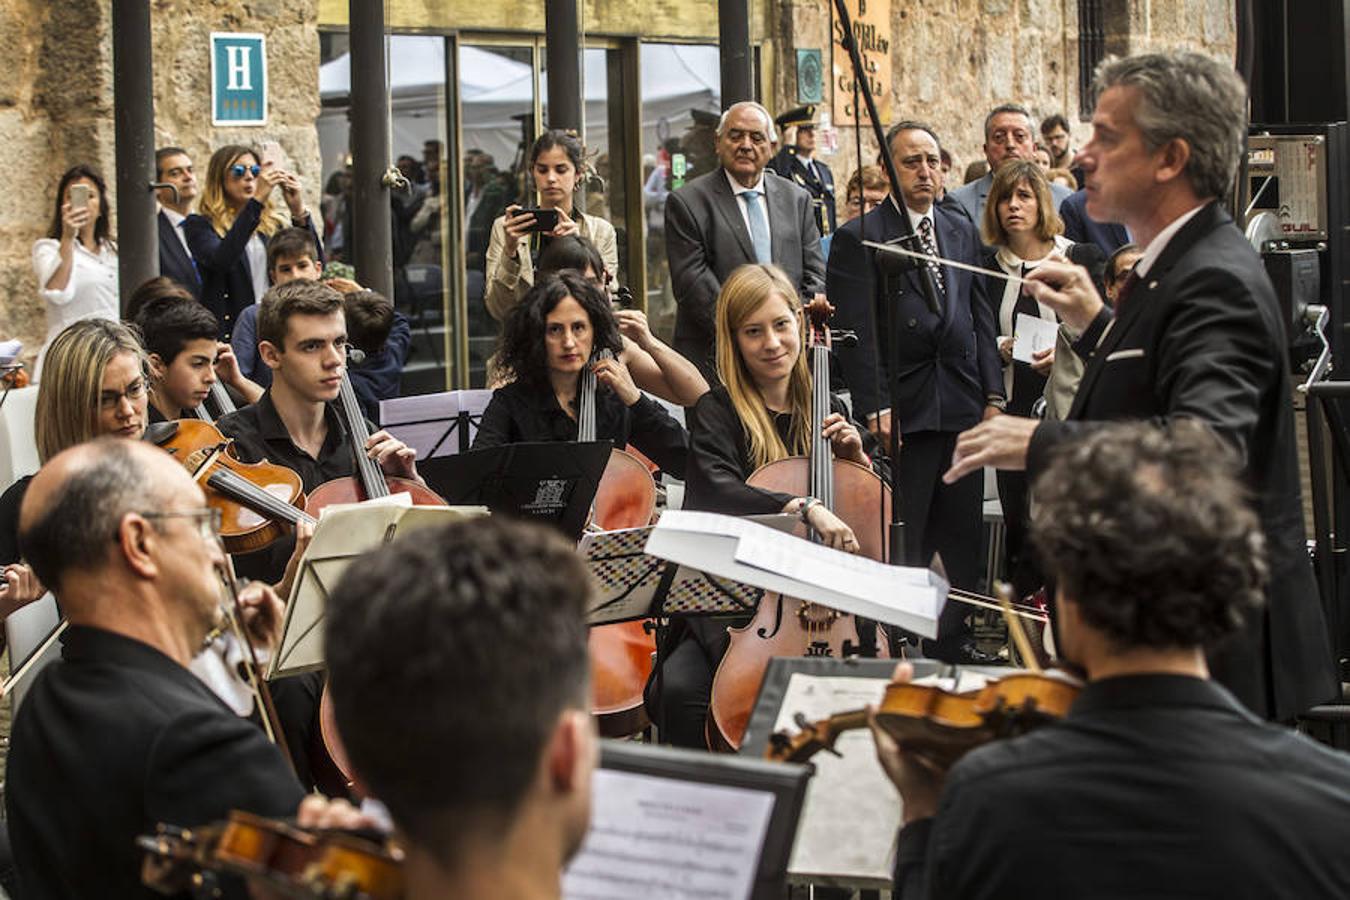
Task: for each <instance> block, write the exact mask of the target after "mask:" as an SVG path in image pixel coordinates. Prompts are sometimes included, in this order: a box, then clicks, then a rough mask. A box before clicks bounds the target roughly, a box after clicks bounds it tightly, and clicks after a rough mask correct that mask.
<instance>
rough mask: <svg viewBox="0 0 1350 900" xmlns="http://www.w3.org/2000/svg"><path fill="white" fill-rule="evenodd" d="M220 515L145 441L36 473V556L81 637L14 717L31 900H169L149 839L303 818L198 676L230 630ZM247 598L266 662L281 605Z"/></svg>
mask: <svg viewBox="0 0 1350 900" xmlns="http://www.w3.org/2000/svg"><path fill="white" fill-rule="evenodd" d="M217 516H218V514H216V513H215V512H214V511H213V510H211V509H210V508H209V507H207V506H206V498H205V496H204V495H203V494H202V491H201V489H200V488H199V487H198V486H197V484H196V483H195V482H194V481H193V480H192V478H191V476H189V475H188V473H187V471H186V470H185V469H184V468H183V467H182V466H181V465H180V464H179V463H177V462H176V461H175V460H174V459H173V457H172V456H170V455H169V454H167V453H164V452H163V451H161V450H159V449H158V448H156V447H154V446H152V445H150V444H148V443H143V442H141V441H133V440H126V439H125V438H103V439H100V440H97V441H94V442H91V443H87V444H80V445H79V446H77V447H73V448H71V449H69V450H67V451H65V452H64V453H61V454H59V455H57V456H56V457H53V458H52V459H51V460H48V461H47V463H46V464H45V465H43V467H42V468H41V469H40V470H39V471H38V473H37V475H36V476H34V478H33V480H32V482H31V484H30V487H29V489H28V492H27V494H26V495H25V497H24V503H23V507H22V511H21V513H20V520H19V543H20V546H21V548H22V550H23V553H24V557H25V558H26V559H27V560H28V561H29V562H30V563H31V564H32V566H33V569H34V571H35V572H36V573H37V574H38V576H39V577H40V578H41V579H42V583H43V584H45V585H47V586H48V587H49V588H51V590H52V592H53V593H54V594H55V595H56V597H57V599H58V600H59V601H60V604H61V610H62V612H63V613H65V616H66V619H67V621H68V622H69V623H70V625H69V628H67V630H66V633H65V635H64V636H63V638H62V642H63V647H62V653H61V659H60V660H58V661H57V662H54V663H52V664H51V665H49V666H48V667H47V668H46V669H44V670H43V671H42V672H40V673H39V674H38V675H37V676H36V680H35V681H34V683H33V685H32V687H31V689H30V690H29V693H28V695H27V697H26V698H25V700H24V703H23V705H22V707H21V708H20V709H19V712H18V715H17V716H16V718H15V720H14V730H13V737H12V748H11V750H10V754H9V768H8V772H7V777H6V783H7V785H8V789H7V790H6V792H5V800H6V803H7V807H8V812H9V826H10V835H11V837H12V841H13V847H14V855H15V859H16V860H17V864H18V870H19V880H20V882H21V883H22V885H23V888H24V892H25V894H31V895H32V896H34V897H71V898H75V897H142V896H146V897H151V896H157V895H156V894H153V893H151V892H150V891H149V890H148V889H146V888H143V887H141V882H140V868H141V867H140V856H141V854H140V853H139V852H138V851H137V849H136V837H137V836H138V835H142V834H153V833H154V830H155V826H156V825H157V824H159V823H161V822H163V823H167V824H172V825H180V826H185V827H186V826H196V825H202V824H205V823H208V822H212V821H217V820H221V819H223V818H224V817H225V816H226V814H227V813H229V811H230V810H232V809H242V810H247V811H250V812H254V813H257V814H259V815H264V816H272V817H281V816H292V815H295V814H296V811H297V808H298V807H299V806H300V802H301V799H302V798H303V796H304V793H303V791H302V790H301V787H300V783H299V782H298V781H297V780H296V777H295V775H294V773H293V772H292V771H291V770H290V768H289V767H288V766H287V763H286V760H285V757H284V756H282V754H281V753H280V752H279V751H278V750H277V748H276V747H275V746H273V745H272V744H270V743H269V742H268V741H267V739H266V738H265V737H264V736H263V733H262V731H261V730H260V729H259V728H258V726H257V725H255V724H253V723H252V722H250V721H249V720H247V719H243V718H240V717H239V716H237V715H235V714H234V713H233V712H232V711H231V710H230V709H229V708H228V707H226V706H225V704H224V703H223V702H221V700H220V699H219V698H217V696H216V695H215V694H213V693H212V692H211V690H210V688H208V687H207V686H206V684H205V683H204V682H202V681H200V680H199V679H198V678H197V676H196V675H194V674H193V673H192V672H190V671H189V670H188V668H187V666H188V663H189V661H190V660H191V659H192V658H193V657H194V656H195V655H196V654H197V653H198V651H199V650H200V649H201V647H202V646H203V644H204V640H205V638H206V637H207V635H208V634H209V633H210V632H211V631H212V629H214V628H215V627H216V625H217V621H218V619H219V616H220V603H221V583H220V580H219V577H218V574H217V571H216V567H217V566H218V565H219V564H220V563H221V562H222V561H223V559H222V556H221V551H220V545H219V542H218V540H217V539H216V538H215V536H214V528H215V527H216V525H218V523H219V518H218V517H217ZM240 600H241V603H242V604H243V607H244V630H245V632H246V633H247V634H248V635H249V637H250V639H252V640H253V642H254V643H255V645H260V646H261V648H262V649H263V650H264V651H265V650H266V649H267V648H268V647H270V646H271V645H272V643H273V642H274V640H275V638H276V637H277V633H278V631H279V629H280V621H281V615H282V607H281V602H280V601H279V600H278V599H277V597H276V595H275V594H274V593H273V592H272V591H271V589H270V588H267V587H265V586H263V585H250V586H249V587H248V588H246V589H243V590H242V592H241V596H240Z"/></svg>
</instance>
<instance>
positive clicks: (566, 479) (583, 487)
mask: <svg viewBox="0 0 1350 900" xmlns="http://www.w3.org/2000/svg"><path fill="white" fill-rule="evenodd" d="M613 447H614V445H613V444H612V443H611V442H609V441H594V442H592V443H585V444H582V443H576V442H571V441H562V442H540V443H524V444H507V445H505V446H501V447H488V448H485V449H483V450H471V451H469V452H468V453H461V454H455V455H454V456H435V457H432V458H431V459H426V460H422V461H420V462H418V464H417V471H418V472H419V474H421V476H422V477H423V478H424V479H425V480H426V483H427V486H428V487H430V488H431V489H432V490H433V491H435V492H436V493H438V494H440V495H441V496H442V497H444V498H445V501H446V502H447V503H449V504H450V505H451V506H486V507H487V508H488V509H490V510H492V512H493V513H494V514H497V515H508V516H515V517H516V518H522V519H532V520H534V521H538V522H546V523H548V524H550V525H554V526H556V527H557V528H559V529H561V530H562V532H563V533H564V534H566V535H567V536H568V537H570V538H571V539H572V540H574V541H575V540H577V539H579V538H580V537H581V532H582V531H583V530H584V529H585V527H586V519H587V518H588V517H589V516H590V511H591V503H592V502H593V501H594V500H595V492H596V490H597V489H598V488H599V487H600V476H601V475H603V474H604V472H605V465H606V464H607V463H608V462H609V454H610V451H611V450H612V449H613Z"/></svg>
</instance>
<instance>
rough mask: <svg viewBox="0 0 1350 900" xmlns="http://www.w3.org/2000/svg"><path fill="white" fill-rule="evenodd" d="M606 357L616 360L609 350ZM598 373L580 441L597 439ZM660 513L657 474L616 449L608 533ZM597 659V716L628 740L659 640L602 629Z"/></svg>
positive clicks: (642, 716) (631, 629)
mask: <svg viewBox="0 0 1350 900" xmlns="http://www.w3.org/2000/svg"><path fill="white" fill-rule="evenodd" d="M600 358H602V359H603V358H612V354H611V353H610V351H608V350H603V351H601V357H600ZM595 391H596V378H595V372H593V371H592V370H591V368H590V367H589V366H587V368H586V369H585V371H584V372H583V373H582V377H581V389H580V391H579V396H578V404H577V440H578V441H582V442H589V441H594V440H595V431H596V419H595ZM655 511H656V482H655V480H654V479H653V478H652V473H651V470H650V469H649V468H648V467H647V465H646V464H644V463H643V462H641V461H640V460H639V459H638V458H637V457H636V456H634V455H633V454H632V453H630V452H628V451H626V450H619V449H617V448H616V449H614V450H611V451H610V454H609V462H608V463H606V465H605V471H604V474H603V475H601V477H600V487H599V489H598V490H597V491H596V494H595V504H594V506H593V508H592V511H591V525H592V526H593V527H595V528H599V529H600V530H602V531H614V530H616V529H620V528H640V527H641V526H643V525H647V524H650V522H651V520H652V514H653V513H654V512H655ZM588 643H589V649H590V659H591V714H592V715H594V716H595V717H596V719H597V723H598V725H599V728H600V733H601V734H602V735H604V736H605V737H626V736H627V735H630V734H636V733H637V732H639V731H641V730H642V729H644V728H646V727H647V725H648V721H647V713H646V708H645V707H644V705H643V701H642V689H643V687H644V686H645V685H646V684H647V679H648V677H649V676H650V675H651V672H652V654H653V653H655V652H656V641H655V638H654V637H653V635H652V632H651V631H650V629H649V628H648V626H647V624H646V623H645V622H642V621H635V622H619V623H615V624H613V625H597V626H595V627H594V628H592V629H591V630H590V635H589V636H588Z"/></svg>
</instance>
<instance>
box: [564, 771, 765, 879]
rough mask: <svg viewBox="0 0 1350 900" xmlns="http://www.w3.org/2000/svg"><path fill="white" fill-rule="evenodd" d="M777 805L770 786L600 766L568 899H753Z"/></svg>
mask: <svg viewBox="0 0 1350 900" xmlns="http://www.w3.org/2000/svg"><path fill="white" fill-rule="evenodd" d="M773 805H774V797H773V794H771V793H768V792H766V791H754V790H749V789H746V788H738V787H727V786H724V785H712V784H698V783H695V782H690V781H682V780H678V779H673V778H664V777H660V776H655V775H640V774H636V773H632V772H619V771H612V770H608V769H598V770H597V771H596V772H595V776H594V784H593V787H592V792H591V828H590V831H589V832H587V835H586V841H585V843H584V844H582V847H581V851H580V852H579V853H578V854H577V856H576V857H575V858H574V859H573V860H572V863H571V865H569V866H568V867H567V871H566V872H565V873H564V875H563V900H631V898H634V897H642V898H643V900H663V898H668V900H680V898H691V900H692V898H715V900H747V898H749V897H750V892H751V890H752V888H753V887H754V881H755V872H756V870H757V869H758V866H759V856H760V851H761V848H762V846H763V844H764V838H765V835H766V834H767V832H768V828H769V819H770V817H771V815H772V813H773Z"/></svg>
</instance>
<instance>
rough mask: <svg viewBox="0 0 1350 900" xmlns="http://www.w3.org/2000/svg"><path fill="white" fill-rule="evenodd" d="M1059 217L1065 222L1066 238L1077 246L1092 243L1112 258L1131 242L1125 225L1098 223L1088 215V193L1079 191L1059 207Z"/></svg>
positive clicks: (1066, 198) (1065, 199)
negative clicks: (1112, 255)
mask: <svg viewBox="0 0 1350 900" xmlns="http://www.w3.org/2000/svg"><path fill="white" fill-rule="evenodd" d="M1059 217H1060V218H1061V219H1063V220H1064V236H1065V237H1066V238H1068V239H1069V240H1071V241H1073V242H1074V243H1075V244H1082V243H1085V242H1091V243H1093V244H1096V245H1097V246H1098V247H1099V248H1101V251H1102V253H1104V254H1106V255H1107V256H1110V255H1111V254H1112V253H1115V252H1116V250H1118V249H1119V248H1121V247H1124V246H1125V245H1126V244H1128V243H1129V242H1130V234H1129V232H1127V231H1126V230H1125V226H1124V225H1120V224H1118V223H1116V222H1098V221H1097V220H1096V219H1093V218H1092V217H1091V216H1089V215H1088V214H1087V191H1084V190H1081V189H1080V190H1077V191H1074V192H1073V193H1072V194H1070V195H1069V196H1067V197H1065V198H1064V202H1063V203H1061V204H1060V205H1059Z"/></svg>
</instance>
